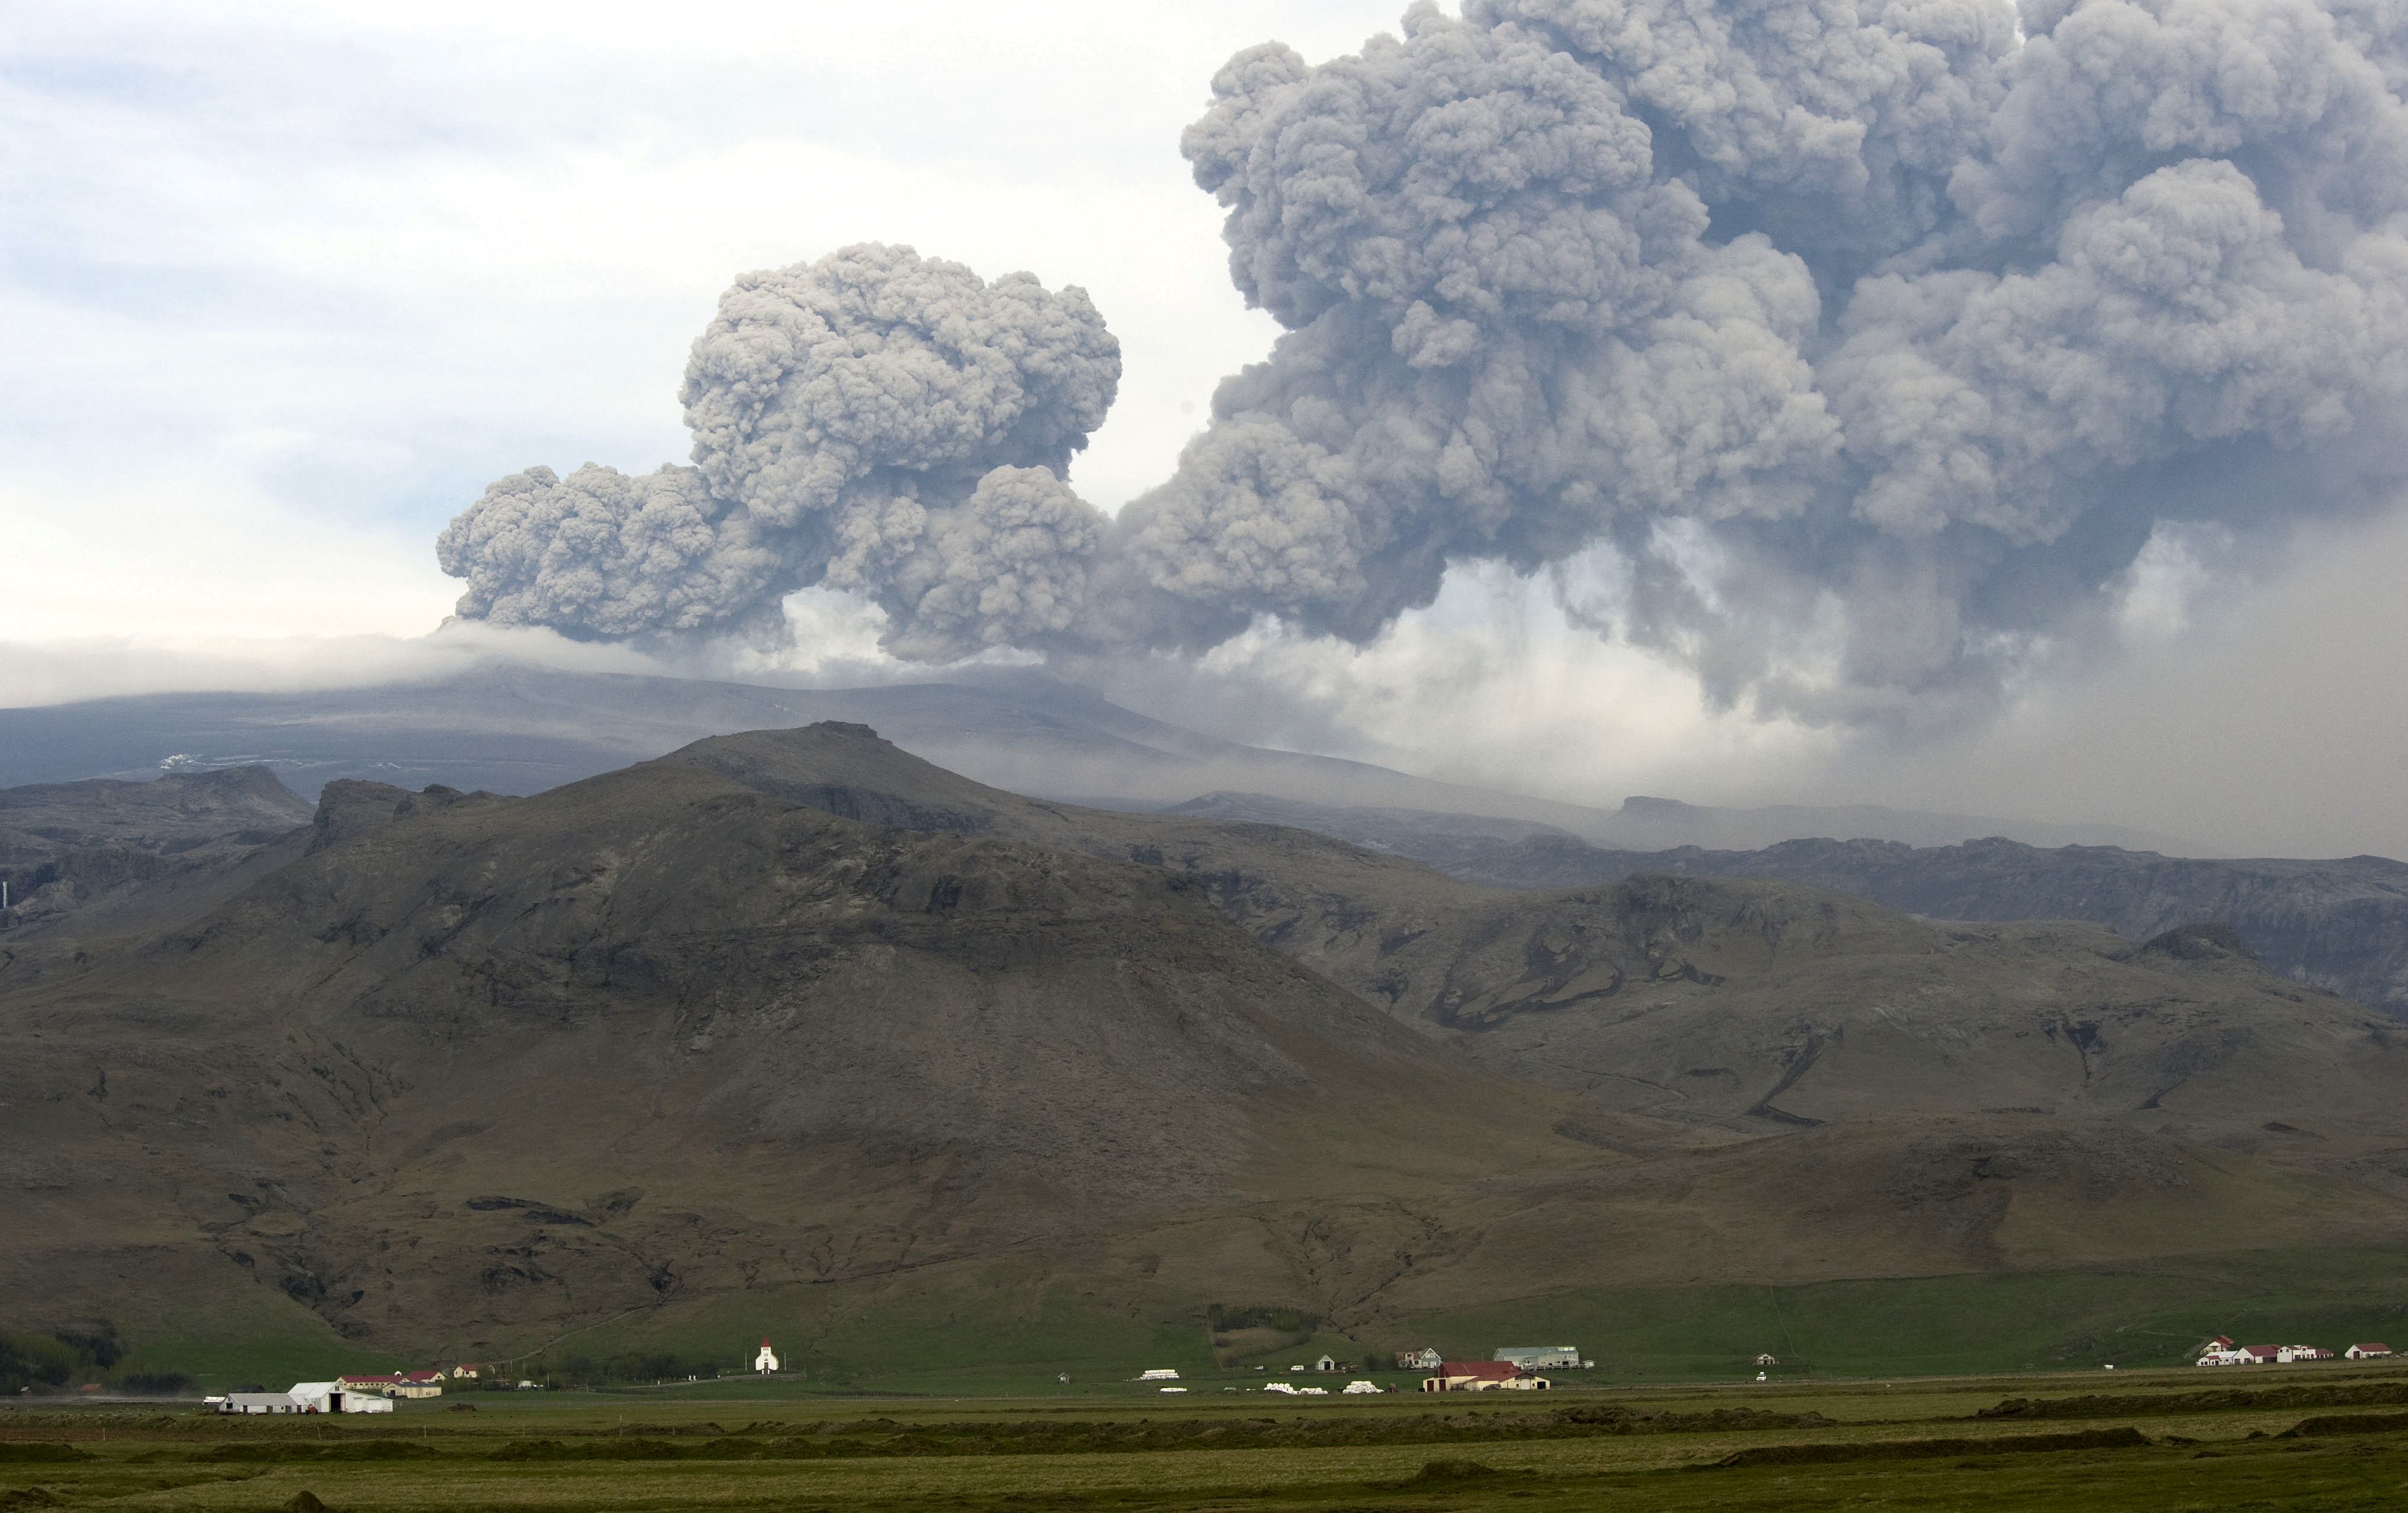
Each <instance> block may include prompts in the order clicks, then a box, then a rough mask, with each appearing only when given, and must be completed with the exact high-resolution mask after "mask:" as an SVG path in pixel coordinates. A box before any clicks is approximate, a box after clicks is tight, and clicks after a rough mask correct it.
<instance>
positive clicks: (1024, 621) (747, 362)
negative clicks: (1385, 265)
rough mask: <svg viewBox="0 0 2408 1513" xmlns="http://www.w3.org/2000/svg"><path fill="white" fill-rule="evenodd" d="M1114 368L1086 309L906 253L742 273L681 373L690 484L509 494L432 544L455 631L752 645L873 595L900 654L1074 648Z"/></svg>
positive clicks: (554, 486)
mask: <svg viewBox="0 0 2408 1513" xmlns="http://www.w3.org/2000/svg"><path fill="white" fill-rule="evenodd" d="M1119 382H1120V346H1119V343H1117V342H1116V341H1114V340H1113V339H1112V336H1111V334H1110V333H1109V332H1107V331H1106V330H1105V329H1104V324H1103V321H1102V319H1101V318H1100V317H1098V316H1097V314H1096V311H1095V307H1093V306H1092V305H1090V304H1089V303H1088V301H1087V297H1086V294H1085V293H1084V292H1082V291H1081V290H1079V289H1077V288H1075V287H1074V288H1069V289H1065V290H1063V291H1062V292H1061V293H1049V292H1048V291H1046V290H1045V289H1044V288H1043V287H1041V286H1040V285H1039V283H1038V282H1037V280H1036V279H1035V278H1032V277H1030V276H1029V275H1027V274H1010V275H1007V276H1005V277H1004V278H998V279H996V281H995V282H994V283H992V284H989V283H986V282H984V281H982V279H980V278H979V277H978V276H977V275H976V274H974V273H972V272H970V270H969V269H968V268H965V267H963V266H962V265H960V264H955V263H945V262H941V261H938V260H935V259H923V258H921V257H919V256H918V255H917V254H916V253H914V252H913V251H912V250H910V249H909V248H896V247H880V246H860V247H849V248H846V249H844V250H841V251H839V252H836V253H833V254H831V255H830V256H828V257H825V258H823V259H822V260H820V261H819V262H817V263H814V264H798V265H796V266H795V267H790V268H781V269H777V270H774V271H771V272H765V273H753V274H748V275H746V276H745V277H744V278H740V279H738V281H737V283H736V286H735V287H734V288H732V289H730V290H729V291H728V292H727V293H725V294H724V295H723V296H722V297H721V299H720V303H719V317H718V319H717V320H715V321H712V322H711V323H710V329H708V330H707V331H705V332H704V333H703V334H702V335H701V337H700V338H699V339H697V340H696V341H695V345H694V353H693V357H692V360H691V361H690V362H689V363H688V364H686V375H685V387H684V390H683V392H682V393H681V398H682V399H683V400H684V402H685V416H686V423H687V425H688V426H690V427H691V428H692V429H693V431H694V435H695V442H694V452H693V460H694V464H695V465H694V466H692V467H664V468H662V469H661V470H660V471H659V472H657V473H654V474H652V475H650V476H649V477H645V478H628V477H626V476H625V475H623V474H621V473H619V472H617V471H616V470H615V469H612V468H608V467H599V466H595V464H590V463H589V464H586V465H585V466H583V467H581V468H580V469H578V470H577V471H576V472H574V473H572V474H570V475H569V476H568V477H567V478H566V479H562V478H555V477H554V476H553V475H552V472H551V470H549V469H547V468H531V469H529V470H528V471H526V472H524V473H520V474H516V475H513V476H512V477H510V478H504V479H502V480H501V481H500V482H498V483H495V484H494V485H493V486H492V487H491V488H489V489H487V490H486V491H485V496H484V497H483V498H482V499H480V501H478V502H477V504H476V505H474V506H473V507H470V508H469V509H468V510H467V511H466V512H465V513H464V514H462V515H461V516H460V517H459V518H458V519H457V520H454V521H452V524H451V526H450V527H449V528H448V529H446V530H445V531H444V533H443V535H442V537H441V539H440V540H439V541H438V542H437V557H438V559H439V560H440V562H441V563H442V566H443V570H444V571H445V572H447V573H451V574H452V575H453V576H455V577H462V578H467V579H468V583H469V587H468V592H467V593H466V594H465V595H463V596H462V598H461V601H460V610H459V612H460V613H461V614H462V615H464V616H467V617H470V618H475V619H486V620H492V621H498V622H501V623H505V624H539V625H549V626H552V627H553V628H554V629H557V630H559V631H561V632H563V633H564V634H566V635H574V636H581V637H587V638H599V637H617V636H625V635H645V634H652V633H659V632H677V631H719V630H730V629H739V628H743V627H745V626H747V625H748V624H753V623H757V622H758V621H761V620H762V619H763V618H764V617H766V618H767V619H768V620H770V621H776V619H777V617H778V602H779V600H780V599H781V598H782V597H783V596H784V595H785V594H787V593H789V592H793V591H794V590H796V589H797V588H803V587H808V586H810V585H811V584H814V583H820V582H825V583H828V584H830V585H832V586H835V587H839V588H848V589H857V590H859V591H861V592H865V593H867V594H868V595H869V596H871V597H872V598H874V599H876V600H877V601H878V602H879V603H880V604H881V605H882V606H883V607H884V608H885V609H886V611H887V613H888V616H889V622H890V629H889V632H888V641H889V644H890V645H891V646H893V647H894V648H895V649H896V650H897V651H898V652H899V653H901V654H903V655H909V656H919V657H926V658H934V659H946V658H954V657H961V656H966V655H968V654H969V653H971V652H974V651H977V650H979V649H982V648H984V647H987V646H991V645H996V644H1000V643H1006V642H1014V641H1020V640H1025V639H1028V638H1033V637H1036V636H1039V635H1045V634H1049V633H1054V632H1058V631H1061V630H1062V629H1064V628H1065V627H1066V626H1068V623H1069V621H1070V619H1071V616H1072V615H1073V613H1074V612H1075V610H1076V608H1077V606H1078V605H1079V603H1080V601H1081V599H1082V596H1083V593H1084V586H1085V568H1084V564H1085V562H1086V560H1087V558H1088V557H1089V556H1090V555H1091V554H1092V553H1093V551H1094V550H1095V547H1096V543H1097V537H1098V533H1099V531H1100V528H1101V526H1102V524H1103V517H1102V516H1101V515H1099V514H1098V513H1097V511H1095V510H1094V509H1093V508H1092V507H1089V506H1087V505H1086V504H1084V503H1083V502H1082V501H1081V500H1080V499H1079V498H1078V497H1077V496H1076V495H1075V494H1073V493H1072V492H1070V490H1069V487H1068V485H1067V484H1066V483H1064V482H1063V481H1062V475H1063V474H1064V473H1065V472H1067V470H1068V466H1069V461H1070V456H1071V454H1072V453H1073V452H1074V451H1076V450H1079V449H1080V448H1082V447H1083V446H1085V445H1086V440H1087V434H1088V433H1089V432H1091V431H1093V430H1094V429H1095V428H1096V427H1097V425H1099V424H1101V423H1102V422H1103V418H1104V412H1105V411H1106V410H1107V409H1109V408H1110V407H1111V402H1112V394H1113V391H1114V390H1115V389H1116V388H1117V387H1118V385H1119Z"/></svg>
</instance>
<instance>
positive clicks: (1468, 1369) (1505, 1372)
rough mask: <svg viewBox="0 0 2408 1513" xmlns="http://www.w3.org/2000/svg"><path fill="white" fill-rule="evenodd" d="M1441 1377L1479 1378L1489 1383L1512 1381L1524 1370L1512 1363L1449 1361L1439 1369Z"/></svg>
mask: <svg viewBox="0 0 2408 1513" xmlns="http://www.w3.org/2000/svg"><path fill="white" fill-rule="evenodd" d="M1438 1372H1439V1375H1440V1376H1441V1377H1481V1378H1483V1379H1484V1380H1488V1381H1512V1379H1513V1378H1514V1377H1518V1376H1520V1375H1521V1374H1522V1368H1521V1367H1520V1366H1517V1365H1515V1364H1514V1363H1512V1362H1511V1361H1448V1362H1444V1363H1441V1365H1440V1366H1439V1368H1438Z"/></svg>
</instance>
